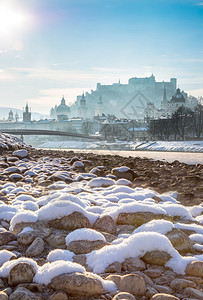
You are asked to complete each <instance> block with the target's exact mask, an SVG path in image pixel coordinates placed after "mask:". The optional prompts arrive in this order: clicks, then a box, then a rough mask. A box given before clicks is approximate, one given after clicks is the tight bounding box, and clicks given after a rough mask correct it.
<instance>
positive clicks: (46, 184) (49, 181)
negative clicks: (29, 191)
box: [38, 179, 52, 187]
mask: <svg viewBox="0 0 203 300" xmlns="http://www.w3.org/2000/svg"><path fill="white" fill-rule="evenodd" d="M50 184H52V181H51V180H47V179H45V180H42V181H40V182H39V183H38V185H39V186H45V187H47V186H49V185H50Z"/></svg>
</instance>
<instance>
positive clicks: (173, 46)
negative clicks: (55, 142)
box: [0, 0, 203, 114]
mask: <svg viewBox="0 0 203 300" xmlns="http://www.w3.org/2000/svg"><path fill="white" fill-rule="evenodd" d="M152 73H153V74H154V75H155V78H156V80H157V81H163V80H164V81H169V80H170V78H171V77H175V78H177V79H178V85H179V87H180V88H181V89H183V90H185V91H187V92H188V93H189V94H192V95H194V96H196V97H197V96H203V0H0V107H3V106H6V107H10V108H13V107H15V108H23V107H24V106H25V103H26V102H28V103H29V105H30V106H31V108H32V111H37V112H41V113H45V114H46V113H47V114H48V113H49V111H50V109H51V107H52V106H54V105H58V104H59V103H60V100H61V98H62V96H63V95H64V97H65V99H66V102H67V103H68V104H71V103H73V102H74V101H75V100H76V96H77V95H81V94H82V92H83V91H84V92H86V91H89V92H90V91H91V90H95V89H96V84H97V82H100V83H101V84H112V83H114V82H118V80H119V79H120V81H121V83H127V82H128V79H129V78H131V77H146V76H151V74H152Z"/></svg>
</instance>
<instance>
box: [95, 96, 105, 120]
mask: <svg viewBox="0 0 203 300" xmlns="http://www.w3.org/2000/svg"><path fill="white" fill-rule="evenodd" d="M102 113H103V101H102V97H101V95H100V97H99V101H98V102H97V109H96V112H95V115H96V116H101V115H102Z"/></svg>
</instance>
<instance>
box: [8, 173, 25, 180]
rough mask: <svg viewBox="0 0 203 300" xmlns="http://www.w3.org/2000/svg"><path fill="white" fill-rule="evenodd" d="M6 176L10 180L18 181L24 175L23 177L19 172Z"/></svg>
mask: <svg viewBox="0 0 203 300" xmlns="http://www.w3.org/2000/svg"><path fill="white" fill-rule="evenodd" d="M8 178H9V180H11V181H20V180H22V179H23V178H24V177H23V176H22V175H21V174H18V173H13V174H10V175H9V177H8Z"/></svg>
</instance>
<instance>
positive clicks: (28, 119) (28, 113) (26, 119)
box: [23, 103, 31, 122]
mask: <svg viewBox="0 0 203 300" xmlns="http://www.w3.org/2000/svg"><path fill="white" fill-rule="evenodd" d="M23 122H31V109H30V111H29V107H28V103H26V106H25V111H24V112H23Z"/></svg>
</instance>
